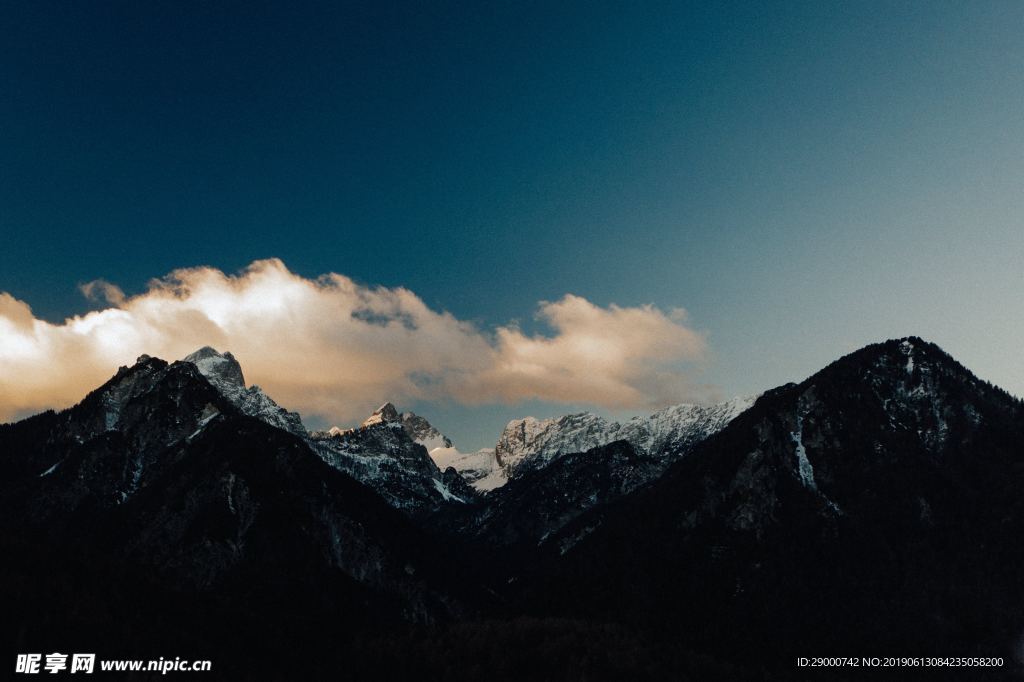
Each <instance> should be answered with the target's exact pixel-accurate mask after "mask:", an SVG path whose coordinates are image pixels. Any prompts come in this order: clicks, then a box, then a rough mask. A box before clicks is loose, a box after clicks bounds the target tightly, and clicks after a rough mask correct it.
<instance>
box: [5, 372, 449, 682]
mask: <svg viewBox="0 0 1024 682" xmlns="http://www.w3.org/2000/svg"><path fill="white" fill-rule="evenodd" d="M129 389H130V390H129ZM111 396H117V397H118V398H119V399H118V400H116V401H114V400H112V399H111ZM115 403H116V404H115ZM112 413H113V414H116V415H117V417H116V419H111V418H110V416H109V415H111V414H112ZM108 426H109V427H110V428H108ZM0 453H3V455H2V456H3V467H4V468H3V473H4V478H3V481H2V484H0V556H4V557H6V559H5V561H4V562H3V564H2V566H0V598H2V599H3V600H4V603H5V605H6V607H7V608H8V613H11V614H16V617H12V618H7V619H4V632H3V636H4V639H3V641H4V642H6V643H8V644H7V645H8V646H10V645H11V644H13V645H15V648H16V650H17V651H21V652H24V651H43V650H46V651H53V650H62V649H60V648H59V647H60V646H62V645H66V646H65V649H71V650H74V651H83V650H90V651H91V650H93V649H95V650H97V651H100V652H106V653H107V654H108V655H110V656H113V657H134V656H139V657H145V656H152V657H154V658H156V657H159V656H166V655H168V654H170V655H172V656H173V655H175V653H177V652H187V653H188V655H190V656H195V657H201V656H202V655H203V654H204V653H205V654H207V655H209V656H210V657H211V658H214V659H216V660H218V661H220V665H221V669H222V671H224V672H225V673H228V672H229V671H228V670H225V668H230V667H231V666H234V670H233V671H230V674H232V675H233V676H234V675H238V676H242V677H244V676H246V675H248V674H249V671H252V674H256V673H257V672H258V673H259V674H266V673H268V671H269V670H270V669H268V668H266V667H265V664H266V665H271V664H273V665H278V666H281V670H280V671H279V672H280V673H281V675H282V676H287V671H289V670H291V671H292V672H294V671H295V670H301V669H303V665H306V664H303V663H302V662H301V661H299V662H296V660H295V659H296V657H300V656H306V657H307V658H309V657H312V656H313V655H315V654H316V653H317V652H323V651H325V650H332V651H333V650H336V649H338V647H339V645H340V643H342V642H344V641H345V640H346V639H347V638H351V637H352V636H354V635H355V634H356V633H358V634H360V635H362V636H366V635H368V634H370V633H373V632H379V631H386V630H388V629H391V628H395V627H400V626H402V625H404V624H407V623H423V624H429V623H433V622H436V621H437V620H439V619H440V620H444V619H447V618H451V617H454V616H455V615H457V614H459V613H461V612H462V607H461V606H460V605H459V604H460V598H459V597H458V595H459V594H460V592H461V587H460V585H459V584H458V583H457V582H455V581H453V580H452V579H451V573H450V572H449V571H448V570H446V566H447V563H446V562H447V557H446V555H445V554H444V553H438V552H436V547H435V546H434V545H433V543H432V542H431V540H430V538H429V536H427V535H426V534H424V533H423V532H422V531H421V530H420V529H418V528H416V527H415V526H414V525H413V524H412V523H411V521H409V520H408V519H407V518H406V517H405V515H403V514H402V513H400V512H398V511H396V510H395V509H393V508H391V507H390V506H389V505H387V504H386V503H385V502H384V501H383V500H382V499H380V498H379V496H378V495H376V494H375V493H374V492H373V491H372V490H370V489H369V488H366V487H365V486H363V485H361V484H360V483H358V482H356V481H354V480H352V479H351V478H349V477H348V476H346V475H345V474H343V473H341V472H339V471H337V470H335V469H333V468H332V467H330V466H329V465H328V464H326V463H325V462H324V461H323V460H322V459H321V458H320V457H318V456H317V455H316V454H315V453H313V452H312V451H311V450H310V449H309V447H308V446H307V445H306V443H305V442H304V441H303V440H302V439H300V438H298V437H296V436H294V435H292V434H290V433H287V432H285V431H283V430H280V429H277V428H274V427H272V426H269V425H267V424H265V423H263V422H262V421H260V420H258V419H254V418H251V417H247V416H244V415H241V414H240V413H238V412H237V410H235V409H234V408H233V407H232V405H231V404H230V403H228V402H226V401H224V400H223V399H222V398H221V397H220V394H219V393H217V391H215V390H214V389H213V388H211V386H210V385H209V384H208V383H207V382H206V380H205V379H204V378H203V377H202V376H201V375H200V374H198V373H197V372H196V371H195V368H194V366H192V365H191V364H189V363H174V364H172V365H167V364H166V363H162V362H161V361H154V360H148V359H146V360H143V361H142V362H140V363H139V364H138V365H136V366H135V367H133V368H131V369H129V370H122V372H120V373H119V374H118V377H115V379H114V380H112V382H110V383H108V384H106V385H105V386H104V387H101V389H99V390H97V391H96V392H94V393H92V394H90V396H89V397H87V398H86V399H85V400H83V402H82V403H81V404H79V405H77V406H75V407H74V408H71V409H70V410H67V411H65V412H62V413H58V414H54V413H48V414H45V415H42V416H40V417H37V418H34V419H30V420H26V421H23V422H20V423H19V424H15V425H6V426H4V427H3V429H0ZM86 644H89V645H90V646H92V647H93V649H83V648H82V647H83V646H85V645H86ZM55 647H56V649H55ZM317 664H318V665H319V663H317ZM337 664H338V662H337V661H336V660H334V661H333V665H335V666H336V665H337ZM296 666H297V667H296ZM271 678H272V679H273V678H274V676H271ZM254 679H255V678H254ZM264 679H265V678H264Z"/></svg>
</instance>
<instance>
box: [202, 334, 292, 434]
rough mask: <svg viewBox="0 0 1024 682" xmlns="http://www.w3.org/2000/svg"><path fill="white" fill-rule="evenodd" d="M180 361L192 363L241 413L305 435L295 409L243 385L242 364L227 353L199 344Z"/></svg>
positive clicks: (261, 391) (260, 391)
mask: <svg viewBox="0 0 1024 682" xmlns="http://www.w3.org/2000/svg"><path fill="white" fill-rule="evenodd" d="M182 362H189V363H192V364H193V365H195V366H196V368H197V369H198V370H199V373H200V374H202V375H203V376H204V377H206V380H207V381H209V382H210V384H212V385H213V387H214V388H216V389H217V390H219V391H220V392H221V393H222V394H224V396H225V397H226V398H227V399H228V400H230V401H231V402H232V403H233V404H234V405H235V407H237V408H239V409H240V410H241V411H242V412H243V413H245V414H247V415H249V416H251V417H256V418H257V419H260V420H262V421H265V422H266V423H268V424H270V425H271V426H276V427H277V428H279V429H284V430H285V431H289V432H291V433H294V434H295V435H297V436H302V437H305V436H306V428H305V427H304V426H303V425H302V419H301V418H300V417H299V415H298V413H296V412H289V411H288V410H286V409H284V408H283V407H281V406H280V405H278V404H277V403H276V402H274V401H273V399H271V397H270V396H268V395H267V394H266V393H264V392H263V389H261V388H260V387H259V386H250V387H248V388H246V386H245V377H244V375H243V374H242V366H241V365H240V364H238V360H236V359H235V356H234V355H232V354H231V353H220V352H219V351H217V349H215V348H212V347H210V346H203V347H202V348H200V349H199V350H197V351H195V352H194V353H190V354H189V355H186V356H185V357H184V358H183V359H182Z"/></svg>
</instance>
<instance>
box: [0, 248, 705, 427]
mask: <svg viewBox="0 0 1024 682" xmlns="http://www.w3.org/2000/svg"><path fill="white" fill-rule="evenodd" d="M82 291H83V293H84V294H85V295H86V296H88V297H90V298H92V299H93V300H103V301H105V302H106V303H107V305H108V306H109V307H108V308H106V309H103V310H98V311H94V312H90V313H88V314H85V315H81V316H76V317H72V318H69V319H67V320H65V321H64V322H63V323H61V324H52V323H49V322H46V321H45V320H40V319H38V318H36V317H35V316H34V315H33V313H32V311H31V309H30V308H29V306H28V305H27V304H25V303H24V302H22V301H19V300H17V299H15V298H13V297H11V296H10V295H8V294H5V293H0V419H11V418H13V417H14V416H15V415H21V414H25V413H29V412H33V411H38V410H41V409H45V408H47V407H55V408H60V407H64V406H67V405H70V404H72V403H74V402H76V401H77V400H79V399H81V398H82V397H83V396H84V395H85V394H86V393H87V392H88V391H89V390H91V389H93V388H95V387H96V386H98V385H100V384H101V383H102V382H103V381H105V380H106V379H108V378H109V377H110V376H111V374H112V373H113V372H114V371H115V369H116V367H117V366H119V365H125V364H131V363H132V362H134V360H135V358H136V357H137V356H138V355H141V354H143V353H147V354H149V355H154V356H158V357H163V358H166V359H175V358H180V357H183V356H184V355H186V354H188V353H189V352H191V351H193V350H195V349H196V348H198V347H200V346H203V345H210V346H213V347H215V348H217V349H219V350H222V351H225V350H230V351H232V352H233V353H234V354H235V356H236V357H237V358H238V359H239V362H241V364H242V368H243V370H244V371H245V374H246V378H247V380H248V381H249V382H251V383H257V384H259V385H261V386H263V387H264V388H265V389H266V390H267V392H268V393H270V394H271V395H272V396H273V397H274V398H275V399H276V400H277V401H278V402H279V403H281V404H283V405H285V406H287V407H288V408H289V409H295V410H298V411H300V412H302V413H303V414H305V415H318V416H321V417H325V418H327V419H329V420H333V421H338V422H350V421H353V420H356V419H358V418H360V417H362V416H364V415H365V412H366V410H367V408H368V407H369V406H373V405H375V404H377V403H380V402H383V401H384V400H392V401H395V402H408V401H411V400H431V399H436V400H454V401H457V402H460V403H464V404H479V403H489V402H504V403H515V402H518V401H522V400H527V399H539V400H547V401H556V402H568V403H586V404H592V405H599V406H604V407H610V408H654V407H658V406H661V405H665V404H670V403H673V402H682V401H686V400H693V399H700V398H701V397H702V396H701V395H700V390H699V389H698V388H695V387H694V386H693V385H692V384H691V383H690V382H689V380H688V375H687V372H686V369H685V368H686V366H687V364H688V363H691V362H693V361H696V360H699V359H700V358H701V357H702V356H703V355H704V353H705V346H706V344H705V340H704V338H703V336H702V335H701V334H699V333H698V332H695V331H694V330H692V329H690V328H689V327H688V326H686V320H685V313H684V312H683V311H681V310H672V311H669V312H668V313H665V312H662V311H661V310H659V309H657V308H655V307H653V306H640V307H619V306H616V305H611V306H609V307H607V308H604V307H600V306H597V305H594V304H593V303H590V302H589V301H587V300H586V299H584V298H581V297H579V296H573V295H566V296H565V297H563V298H562V299H560V300H558V301H554V302H542V303H541V304H540V306H539V309H538V314H537V317H538V321H540V322H542V323H543V324H544V325H545V326H547V327H548V328H549V330H550V333H549V334H547V335H545V334H527V333H524V332H523V331H522V330H521V329H520V327H519V326H517V325H515V324H509V325H505V326H499V327H497V328H496V329H493V330H485V329H481V328H479V327H478V326H477V325H474V324H471V323H469V322H466V321H462V320H459V319H457V318H455V317H454V316H453V315H451V314H450V313H447V312H439V311H435V310H432V309H430V308H429V307H428V306H427V305H426V304H424V302H423V300H422V299H420V298H419V297H418V296H417V295H416V294H414V293H413V292H411V291H409V290H408V289H404V288H401V287H399V288H392V289H389V288H384V287H368V286H364V285H360V284H357V283H356V282H354V281H353V280H351V279H349V278H348V277H345V276H343V275H339V274H333V273H332V274H328V275H324V276H322V277H319V278H317V279H308V278H304V277H301V276H299V275H296V274H294V273H292V272H290V271H289V270H288V269H287V268H286V267H285V265H284V263H282V262H281V261H280V260H277V259H270V260H262V261H256V262H254V263H252V264H251V265H250V266H249V267H248V268H246V269H245V270H244V271H242V272H241V273H239V274H237V275H227V274H225V273H223V272H221V271H220V270H217V269H215V268H209V267H199V268H188V269H181V270H176V271H174V272H172V273H171V274H170V275H168V276H166V277H164V278H162V279H158V280H153V281H151V282H150V284H149V286H148V289H147V291H146V292H145V293H142V294H140V295H137V296H132V297H126V296H125V295H124V294H123V293H122V291H121V290H120V289H119V288H117V287H116V286H114V285H112V284H110V283H108V282H104V281H97V282H93V283H89V284H87V285H84V286H83V287H82Z"/></svg>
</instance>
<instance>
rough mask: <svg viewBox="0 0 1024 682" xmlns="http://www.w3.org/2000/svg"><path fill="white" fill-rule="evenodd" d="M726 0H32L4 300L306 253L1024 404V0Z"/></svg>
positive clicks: (65, 294) (386, 275)
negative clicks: (881, 352) (941, 357)
mask: <svg viewBox="0 0 1024 682" xmlns="http://www.w3.org/2000/svg"><path fill="white" fill-rule="evenodd" d="M714 4H715V3H692V4H687V3H681V2H673V3H664V4H662V3H635V2H629V3H621V4H617V3H602V2H587V3H550V2H544V3H527V2H513V3H504V4H487V5H486V6H484V5H483V4H482V3H466V4H464V5H459V4H449V3H441V2H434V3H403V4H398V5H387V4H385V3H376V2H374V3H360V4H359V5H353V6H343V5H342V4H341V3H324V4H322V5H318V4H315V3H301V5H302V9H301V10H299V9H297V7H296V3H284V2H281V3H270V2H245V3H237V4H233V3H226V2H222V3H179V2H168V3H156V2H154V3H114V2H103V3H100V2H82V3H71V2H60V3H50V2H4V3H2V4H0V92H2V93H3V95H2V96H0V237H2V244H0V291H3V292H8V293H9V294H11V295H12V296H14V297H15V298H17V299H19V300H21V301H25V302H27V303H28V304H30V305H31V306H32V309H33V311H34V312H35V314H36V315H37V316H39V317H42V318H45V319H48V320H51V321H55V322H56V321H60V320H61V319H63V318H64V317H65V316H68V315H72V314H77V313H82V312H84V311H86V310H89V309H90V308H95V307H97V306H98V304H97V303H95V302H93V303H90V302H89V301H87V300H85V299H84V298H83V296H82V294H81V292H80V291H79V290H78V286H79V285H80V284H82V283H84V282H88V281H91V280H94V279H97V278H103V279H106V280H109V281H111V282H114V283H116V284H118V285H119V286H120V287H122V288H123V289H124V290H125V291H126V292H128V293H129V294H131V293H139V292H142V291H143V290H144V289H145V287H146V282H147V281H148V280H149V279H150V278H152V277H159V276H163V275H165V274H166V273H168V272H170V271H171V270H173V269H175V268H180V267H185V266H198V265H209V266H212V267H215V268H219V269H221V270H224V271H226V272H236V271H238V270H240V269H241V268H244V267H245V266H247V265H248V264H249V263H250V262H252V261H254V260H256V259H262V258H270V257H274V258H280V259H282V260H283V262H284V263H285V264H286V265H287V266H288V268H289V269H290V270H291V271H292V272H295V273H297V274H299V275H302V276H306V277H316V276H318V275H320V274H322V273H327V272H337V273H342V274H344V275H347V276H349V277H352V278H354V279H355V280H356V281H358V282H363V283H366V284H368V285H384V286H388V287H394V286H404V287H408V288H409V289H411V290H412V291H414V292H416V293H417V294H418V295H419V296H421V297H422V298H423V300H424V301H425V302H426V303H427V305H429V306H430V307H431V308H433V309H435V310H446V311H450V312H451V313H452V314H454V315H455V316H456V317H458V318H460V319H466V320H473V321H475V322H476V323H477V324H478V325H480V326H481V328H485V329H486V328H490V327H494V326H496V325H503V324H506V323H508V322H509V321H510V320H515V319H518V320H521V321H522V324H523V327H524V329H526V330H527V331H530V330H532V329H533V327H534V326H535V323H534V322H533V321H532V319H531V318H532V316H533V315H534V312H535V311H536V306H537V303H538V301H544V300H547V301H554V300H558V299H560V298H561V297H562V296H564V295H565V294H566V293H572V294H576V295H579V296H582V297H585V298H586V299H587V300H589V301H591V302H593V303H595V304H597V305H599V306H607V305H608V304H611V303H616V304H619V305H622V306H637V305H641V304H647V303H651V304H654V305H656V306H658V307H659V308H660V309H663V310H669V309H672V308H675V307H682V308H685V309H686V310H687V311H688V313H689V318H688V324H689V325H690V326H691V327H692V328H695V329H697V330H700V331H702V332H704V333H705V334H706V335H707V344H708V348H709V354H708V359H707V361H706V362H705V363H704V369H703V370H702V371H701V373H700V374H699V375H696V380H698V381H701V382H704V383H709V384H712V385H714V386H716V387H718V389H719V391H720V392H721V394H722V395H724V396H729V395H737V394H748V393H752V392H757V391H760V390H764V389H766V388H769V387H772V386H775V385H778V384H781V383H785V382H786V381H791V380H792V381H796V380H800V379H802V378H804V377H806V376H807V375H808V374H810V373H812V372H814V371H815V370H817V369H819V368H821V367H822V366H824V365H825V364H827V363H828V362H830V361H831V360H833V359H835V358H836V357H838V356H839V355H841V354H844V353H846V352H849V351H851V350H854V349H855V348H857V347H860V346H862V345H864V344H866V343H870V342H873V341H878V340H882V339H885V338H891V337H897V336H904V335H909V334H916V335H919V336H922V337H925V338H927V339H929V340H932V341H935V342H936V343H938V344H939V345H941V346H943V347H944V348H945V349H946V350H947V351H949V352H950V353H952V354H953V355H954V356H955V357H957V358H958V359H959V360H961V361H962V362H963V363H964V364H966V365H967V366H968V367H969V368H971V369H973V370H974V371H975V372H977V373H978V374H979V375H981V376H982V377H983V378H986V379H989V380H992V381H993V382H995V383H997V384H1000V385H1002V386H1004V387H1005V388H1007V389H1008V390H1010V391H1011V392H1013V393H1015V394H1017V395H1024V360H1022V354H1021V344H1020V339H1021V337H1022V332H1024V323H1022V321H1021V320H1022V314H1024V303H1022V294H1024V267H1022V266H1024V3H1020V2H1006V3H983V2H977V3H962V2H955V3H954V2H949V3H946V2H928V3H920V4H918V3H909V2H904V3H892V4H890V3H882V2H871V3H823V2H808V3H795V2H787V3H777V4H773V3H766V2H756V3H742V4H740V3H736V4H730V5H729V6H727V7H724V6H722V7H716V6H712V5H714ZM639 5H642V6H639ZM580 406H581V405H576V404H568V405H567V404H552V403H538V402H528V403H525V404H516V405H504V404H503V405H484V406H478V407H465V406H461V405H458V404H454V403H451V402H442V403H430V402H427V401H424V402H421V404H414V405H408V406H403V405H400V407H411V408H414V409H416V410H417V411H422V412H423V413H425V414H426V415H427V416H428V417H430V418H431V419H432V420H433V421H435V422H436V423H437V424H438V426H440V427H441V428H442V430H444V431H446V432H448V433H450V435H451V436H452V437H453V438H454V439H455V440H456V444H457V445H460V446H462V447H463V448H470V447H479V446H482V445H488V444H491V443H493V441H494V437H495V435H496V434H497V432H498V431H499V430H500V428H501V427H502V426H503V425H504V423H505V422H506V421H507V420H508V419H509V418H512V417H516V416H522V415H524V414H526V413H532V414H535V415H536V416H550V415H554V414H561V413H564V412H566V411H570V410H572V409H576V408H578V407H580Z"/></svg>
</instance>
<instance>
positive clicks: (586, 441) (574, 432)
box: [430, 397, 754, 493]
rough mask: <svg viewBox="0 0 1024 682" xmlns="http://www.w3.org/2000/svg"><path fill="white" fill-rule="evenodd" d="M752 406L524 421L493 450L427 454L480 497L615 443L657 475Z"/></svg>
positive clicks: (739, 403)
mask: <svg viewBox="0 0 1024 682" xmlns="http://www.w3.org/2000/svg"><path fill="white" fill-rule="evenodd" d="M753 402H754V398H753V397H746V398H735V399H733V400H730V401H727V402H724V403H719V404H717V405H690V404H683V405H674V406H671V407H667V408H665V409H663V410H660V411H658V412H655V413H654V414H652V415H650V416H646V417H634V418H632V419H630V420H629V421H628V422H626V423H624V424H620V423H618V422H609V421H608V420H606V419H604V418H603V417H599V416H597V415H595V414H592V413H590V412H582V413H579V414H570V415H566V416H563V417H556V418H552V419H536V418H534V417H525V418H523V419H515V420H513V421H510V422H509V423H508V425H507V426H506V427H505V429H504V430H503V431H502V433H501V435H500V436H499V438H498V442H497V444H496V445H495V447H494V448H485V449H482V450H479V451H477V452H471V453H464V452H460V451H459V450H458V449H456V448H454V447H451V446H449V447H447V448H437V449H434V450H431V453H430V454H431V456H432V457H433V458H434V461H435V462H437V465H438V466H439V467H442V468H447V467H449V466H450V467H454V468H455V470H456V471H458V472H459V474H461V475H462V477H463V478H464V479H465V480H466V482H467V483H469V484H470V485H471V486H472V487H473V488H475V489H476V490H478V491H480V492H483V493H487V492H490V491H493V490H495V489H497V488H500V487H502V486H504V485H505V484H506V483H507V482H508V481H509V479H511V478H514V477H516V476H517V475H520V474H524V473H526V472H527V471H531V470H536V469H542V468H545V467H547V466H549V465H550V464H551V463H552V462H554V461H556V460H557V459H558V458H559V457H561V456H563V455H567V454H570V453H576V454H579V453H583V452H586V451H588V450H593V449H595V448H598V447H600V446H602V445H608V444H610V443H614V442H615V441H619V440H624V441H627V442H629V443H630V444H631V445H632V446H633V448H634V450H635V451H636V452H637V453H638V454H641V455H644V456H650V457H654V458H657V459H660V460H661V462H662V464H663V466H661V467H660V468H658V467H655V469H652V471H651V475H652V476H656V475H657V474H658V473H659V472H660V471H662V470H664V468H665V467H667V466H668V465H669V464H670V463H671V462H672V461H674V459H676V458H678V457H681V456H683V455H685V453H686V452H687V451H689V450H690V449H691V448H692V447H693V446H694V445H696V444H697V443H699V442H700V441H702V440H704V439H705V438H707V437H708V436H709V435H711V434H712V433H714V432H716V431H718V430H719V429H721V428H722V427H723V426H725V425H726V424H728V423H729V422H730V421H731V420H732V419H734V418H735V417H736V415H738V414H739V413H740V412H742V411H743V410H745V409H747V408H748V407H750V405H752V404H753Z"/></svg>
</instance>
